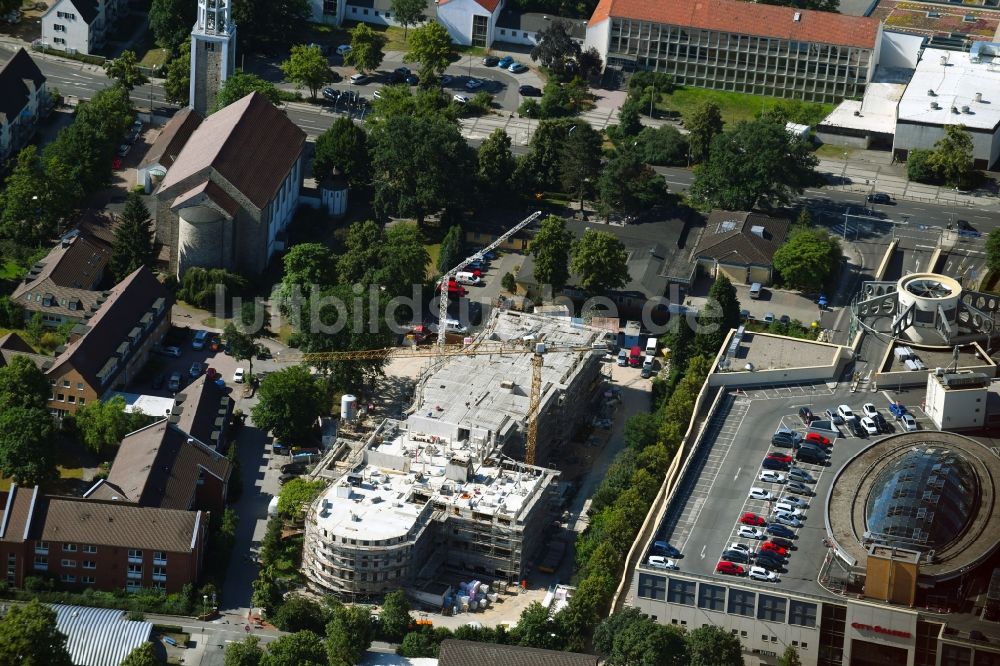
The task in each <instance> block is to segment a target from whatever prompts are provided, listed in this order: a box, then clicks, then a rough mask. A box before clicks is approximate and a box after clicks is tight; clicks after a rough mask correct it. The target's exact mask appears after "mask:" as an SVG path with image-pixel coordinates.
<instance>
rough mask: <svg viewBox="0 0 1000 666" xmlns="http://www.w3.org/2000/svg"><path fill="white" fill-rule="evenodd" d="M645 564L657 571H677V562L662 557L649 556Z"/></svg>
mask: <svg viewBox="0 0 1000 666" xmlns="http://www.w3.org/2000/svg"><path fill="white" fill-rule="evenodd" d="M646 563H647V564H648V565H649V566H651V567H656V568H657V569H677V562H676V561H674V560H671V559H668V558H666V557H663V556H662V555H650V556H649V559H648V560H646Z"/></svg>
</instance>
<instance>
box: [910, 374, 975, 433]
mask: <svg viewBox="0 0 1000 666" xmlns="http://www.w3.org/2000/svg"><path fill="white" fill-rule="evenodd" d="M987 392H988V391H987V389H986V387H983V388H967V389H947V388H945V387H944V386H942V385H941V382H939V381H938V378H937V377H935V376H934V374H933V373H929V374H928V375H927V395H926V397H925V399H924V403H925V406H924V412H925V413H926V414H927V416H929V417H930V419H931V421H933V422H934V425H936V426H937V427H938V428H940V429H941V430H968V429H973V428H982V427H983V424H984V423H985V422H986V394H987Z"/></svg>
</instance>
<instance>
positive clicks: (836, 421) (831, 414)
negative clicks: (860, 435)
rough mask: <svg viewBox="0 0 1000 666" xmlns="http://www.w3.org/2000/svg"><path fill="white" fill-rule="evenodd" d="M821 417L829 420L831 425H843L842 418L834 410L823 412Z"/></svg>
mask: <svg viewBox="0 0 1000 666" xmlns="http://www.w3.org/2000/svg"><path fill="white" fill-rule="evenodd" d="M823 415H824V416H825V417H826V418H828V419H830V421H831V422H832V423H833V425H844V417H843V416H841V415H840V414H839V413H838V412H837V410H835V409H828V410H826V411H825V412H823Z"/></svg>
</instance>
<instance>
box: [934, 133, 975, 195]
mask: <svg viewBox="0 0 1000 666" xmlns="http://www.w3.org/2000/svg"><path fill="white" fill-rule="evenodd" d="M972 164H973V162H972V135H971V134H969V133H968V131H966V129H965V125H945V128H944V136H943V137H941V138H940V139H938V141H937V143H935V144H934V152H933V153H932V154H931V158H930V165H931V167H932V168H933V169H934V171H935V172H937V174H938V176H940V178H941V179H942V180H944V182H945V183H947V184H948V185H951V186H953V187H964V186H968V185H969V184H970V183H971V180H972V174H973V171H974V170H973V168H972Z"/></svg>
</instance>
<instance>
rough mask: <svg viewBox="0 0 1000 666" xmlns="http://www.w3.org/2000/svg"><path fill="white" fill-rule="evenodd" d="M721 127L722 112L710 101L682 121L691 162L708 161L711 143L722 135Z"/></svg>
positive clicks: (703, 103)
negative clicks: (685, 130)
mask: <svg viewBox="0 0 1000 666" xmlns="http://www.w3.org/2000/svg"><path fill="white" fill-rule="evenodd" d="M722 126H723V122H722V111H721V110H719V105H718V104H716V103H715V102H710V101H706V102H702V104H701V106H699V107H698V108H697V109H695V110H694V111H693V112H692V113H691V115H690V116H689V117H687V118H685V119H684V127H685V128H686V129H687V130H688V145H689V146H690V147H691V159H692V160H693V161H695V162H704V161H705V160H707V159H708V154H709V151H710V150H711V148H712V142H713V141H714V140H715V137H717V136H718V135H719V134H722Z"/></svg>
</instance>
